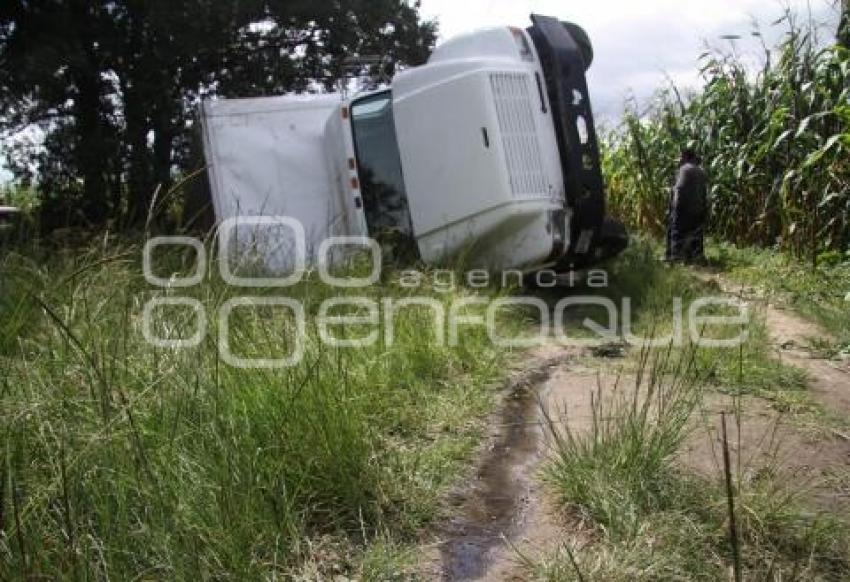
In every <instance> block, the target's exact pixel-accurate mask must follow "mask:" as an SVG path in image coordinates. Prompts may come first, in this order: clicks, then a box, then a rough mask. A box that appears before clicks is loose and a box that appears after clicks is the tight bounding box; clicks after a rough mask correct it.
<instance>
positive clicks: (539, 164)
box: [201, 15, 628, 272]
mask: <svg viewBox="0 0 850 582" xmlns="http://www.w3.org/2000/svg"><path fill="white" fill-rule="evenodd" d="M531 19H532V26H531V27H529V28H527V29H525V30H523V29H520V28H509V27H503V28H493V29H487V30H481V31H479V32H475V33H471V34H468V35H465V36H461V37H458V38H454V39H452V40H449V41H447V42H445V43H443V44H441V45H440V46H439V47H438V48H437V49H436V50H435V51H434V53H433V55H432V56H431V58H430V60H429V61H428V63H427V64H425V65H423V66H421V67H416V68H412V69H408V70H405V71H403V72H401V73H399V74H398V75H396V77H395V78H394V79H393V81H392V85H391V88H389V89H386V90H382V91H377V92H373V93H370V94H366V95H363V96H359V97H356V98H354V99H352V100H350V101H348V100H343V99H341V97H340V96H339V95H324V96H315V95H314V96H297V97H292V96H287V97H271V98H259V99H232V100H208V101H206V102H204V103H203V105H202V108H201V122H202V129H203V132H204V150H205V157H206V161H207V164H208V167H209V178H210V186H211V191H212V195H213V203H214V207H215V211H216V217H217V219H218V220H219V221H220V222H228V221H229V222H230V223H233V222H234V219H236V218H237V217H244V218H245V219H246V222H247V223H250V222H251V221H252V219H251V218H250V217H269V216H285V217H290V218H291V219H295V220H297V221H298V222H299V223H300V224H301V225H303V229H304V233H306V239H307V240H306V244H305V245H302V247H304V246H306V248H308V249H316V248H318V247H319V246H320V243H321V241H322V240H324V239H326V238H327V237H372V238H380V236H382V235H384V234H386V233H388V232H391V233H394V234H395V235H397V236H399V237H402V238H406V239H407V240H408V241H410V242H411V243H412V244H411V247H412V248H413V249H414V252H415V253H416V255H417V256H418V258H419V259H421V260H423V261H424V262H426V263H429V264H435V265H439V264H444V263H446V262H448V261H453V260H456V259H457V258H458V257H459V256H462V257H463V260H464V263H465V264H466V265H468V266H472V265H474V266H476V267H487V268H500V269H519V270H522V271H525V272H534V271H538V270H542V269H556V270H564V271H568V270H573V269H582V268H586V267H588V266H591V265H593V264H596V263H598V262H599V261H601V260H603V259H605V258H608V257H611V256H614V255H616V254H617V253H619V252H620V251H621V250H623V249H624V248H625V246H626V245H627V240H628V237H627V234H626V232H625V229H624V228H623V227H622V226H620V225H619V224H618V223H616V222H614V221H613V220H610V219H607V218H606V216H605V190H604V185H603V180H602V175H601V170H600V160H599V148H598V142H597V136H596V132H595V127H594V122H593V115H592V113H591V105H590V99H589V95H588V89H587V82H586V79H585V71H586V69H587V68H588V67H589V66H590V63H591V61H592V58H593V51H592V48H591V44H590V41H589V39H588V37H587V35H586V33H585V32H584V31H583V30H582V29H581V28H580V27H578V26H576V25H574V24H570V23H563V22H561V21H559V20H557V19H555V18H551V17H547V16H538V15H533V16H532V17H531ZM255 228H257V227H256V225H255V227H254V229H255ZM254 229H252V228H242V230H241V231H240V232H239V234H238V235H237V237H235V239H233V240H237V241H240V242H241V243H243V244H248V243H250V240H249V239H251V240H254V241H256V240H257V238H256V232H255V230H254ZM279 236H280V237H283V238H276V239H273V240H274V241H275V243H274V245H275V247H276V249H277V250H273V249H271V248H269V247H268V246H267V247H266V248H265V249H264V250H261V251H260V254H261V255H265V260H266V266H267V267H269V268H270V269H272V270H275V269H279V268H281V267H283V266H284V265H285V264H286V263H287V261H286V258H285V257H281V256H280V253H281V252H283V253H284V254H285V253H286V252H289V251H288V250H286V249H291V248H292V245H291V241H289V242H287V241H286V240H284V239H285V238H286V236H290V235H286V236H284V235H279ZM228 238H229V239H231V238H233V237H228ZM268 244H269V243H268V241H267V242H266V245H268ZM282 249H283V250H282ZM255 250H256V249H255ZM308 252H309V251H308ZM308 260H309V259H308Z"/></svg>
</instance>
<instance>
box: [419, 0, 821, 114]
mask: <svg viewBox="0 0 850 582" xmlns="http://www.w3.org/2000/svg"><path fill="white" fill-rule="evenodd" d="M784 5H788V6H790V7H791V8H793V9H795V10H797V11H799V13H800V14H801V15H805V14H808V11H809V5H811V7H812V8H811V9H812V13H813V15H814V17H815V20H816V21H825V22H827V23H828V24H829V26H830V27H831V30H834V29H835V24H834V23H835V22H837V13H836V12H835V10H834V8H833V7H832V6H833V3H832V2H830V1H829V0H811V2H809V1H807V0H787V1H786V2H783V3H781V2H779V1H778V0H776V1H774V0H710V1H707V0H703V1H701V2H694V1H690V2H685V1H682V0H643V1H641V0H593V1H591V2H577V1H575V0H573V1H569V2H564V1H563V0H526V1H522V2H517V1H515V0H422V14H423V15H424V16H425V17H426V18H436V19H437V20H438V21H439V23H440V33H441V38H443V39H445V38H448V37H451V36H454V35H456V34H459V33H463V32H468V31H471V30H474V29H476V28H483V27H488V26H508V25H513V26H526V25H528V24H530V22H529V19H528V17H529V15H530V14H531V13H533V12H535V13H539V14H546V15H550V16H556V17H558V18H560V19H561V20H569V21H572V22H575V23H577V24H580V25H581V26H582V27H584V28H585V29H586V30H587V32H588V33H589V34H590V38H591V40H592V41H593V44H594V52H595V55H596V56H595V60H594V64H593V67H592V68H591V70H590V73H589V81H590V89H591V94H592V96H593V101H594V108H595V110H596V112H597V116H598V117H603V118H608V119H613V118H616V117H618V114H619V112H620V110H621V108H622V104H623V101H624V99H625V98H626V96H628V95H629V94H634V95H635V96H637V97H638V98H639V99H641V100H642V99H645V98H646V97H648V96H649V95H651V94H652V92H653V91H654V90H656V89H657V88H659V87H661V86H663V85H664V84H665V83H666V80H665V79H666V78H667V77H669V78H672V79H673V80H674V81H675V82H676V83H677V84H679V85H681V86H683V87H685V88H687V87H694V86H696V85H697V82H698V59H699V55H700V54H701V53H703V52H704V51H705V47H706V45H705V42H706V41H708V42H709V43H711V44H712V45H715V46H727V42H726V41H722V40H720V36H721V35H724V34H739V35H742V36H744V37H746V38H745V39H744V40H742V41H740V42H739V43H737V44H738V45H739V46H738V48H739V50H741V51H743V52H745V53H746V52H751V53H753V54H754V55H755V53H757V52H758V51H759V49H758V44H757V43H755V41H754V39H752V38H751V37H749V33H750V32H751V31H752V23H753V21H757V22H760V23H761V24H762V29H763V31H764V32H765V33H766V34H765V36H766V37H767V38H768V41H769V43H770V44H773V43H774V42H775V41H776V40H777V39H778V38H779V37H780V36H781V34H782V29H780V28H778V27H777V28H773V29H771V27H770V23H771V22H773V21H775V20H776V19H777V18H778V17H780V16H781V15H782V14H783V10H784V9H783V6H784ZM754 58H755V56H754Z"/></svg>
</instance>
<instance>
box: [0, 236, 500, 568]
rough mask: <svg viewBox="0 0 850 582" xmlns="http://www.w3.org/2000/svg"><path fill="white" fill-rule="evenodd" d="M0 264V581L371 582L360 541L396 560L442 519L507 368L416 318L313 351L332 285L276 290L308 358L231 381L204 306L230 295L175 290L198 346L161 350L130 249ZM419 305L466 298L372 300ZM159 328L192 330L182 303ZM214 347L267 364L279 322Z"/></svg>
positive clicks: (367, 551)
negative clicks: (198, 581) (446, 496)
mask: <svg viewBox="0 0 850 582" xmlns="http://www.w3.org/2000/svg"><path fill="white" fill-rule="evenodd" d="M190 260H191V257H184V256H182V255H179V254H178V255H174V254H171V255H167V256H165V257H162V258H161V260H160V259H158V263H157V272H159V273H161V274H163V275H168V274H169V273H172V272H181V273H182V272H192V270H193V267H191V266H189V265H188V263H189V262H190ZM0 261H2V264H0V277H2V279H0V281H2V297H0V322H2V326H0V360H2V362H0V578H2V579H4V580H5V579H13V578H19V579H23V578H26V579H35V578H50V579H59V578H85V579H107V578H109V579H132V578H145V579H176V580H181V579H195V578H197V577H198V576H201V577H204V578H216V579H221V578H232V579H258V578H273V577H276V576H282V577H286V576H296V575H298V574H299V572H312V574H305V575H309V576H317V577H329V576H333V575H338V574H341V573H352V574H353V575H357V576H365V577H369V576H370V575H372V576H377V577H379V578H380V577H381V576H382V575H381V574H380V573H377V574H376V573H374V572H373V573H372V574H369V572H368V571H365V570H364V568H366V569H368V568H373V567H378V566H376V565H375V564H384V563H386V561H385V560H383V559H382V558H380V552H378V553H375V552H373V551H372V549H371V548H372V547H380V548H383V550H386V551H391V550H392V548H394V547H398V546H399V545H403V544H404V542H405V541H406V540H410V539H412V538H413V536H414V535H415V533H416V532H417V531H418V529H419V528H420V527H421V526H423V525H424V524H427V523H430V522H432V521H433V520H434V519H435V518H437V517H438V516H439V512H440V504H439V497H440V494H441V493H442V492H443V491H444V490H445V489H446V488H447V487H448V486H450V485H451V484H452V483H453V481H454V480H455V479H456V478H457V477H458V475H460V474H461V473H462V472H463V470H464V469H465V467H466V461H467V460H468V458H469V455H470V454H471V451H472V449H473V447H474V445H475V442H476V437H477V435H479V434H480V431H481V423H480V422H479V421H480V419H481V418H482V416H483V415H484V414H485V412H486V411H487V410H488V407H489V404H490V399H491V395H492V390H491V388H490V386H491V381H492V380H493V379H494V378H497V377H498V376H499V374H500V370H501V369H502V367H503V366H504V361H503V356H504V353H503V352H501V351H499V350H497V349H496V348H494V347H493V346H492V344H491V342H490V341H489V339H488V338H487V335H486V331H485V330H483V329H481V328H476V327H470V328H468V329H464V330H463V331H462V333H461V337H460V339H461V341H460V345H459V346H458V347H456V348H453V347H450V346H446V345H441V343H440V342H438V341H437V340H436V335H435V333H434V332H432V331H430V330H431V329H432V328H433V327H434V326H433V325H432V324H431V323H430V322H431V313H430V311H429V310H428V309H426V308H421V307H416V306H414V307H408V308H405V309H403V310H400V311H399V313H398V315H397V316H396V318H395V325H396V336H395V343H394V344H393V345H392V346H390V345H389V344H387V343H386V342H383V341H382V342H379V343H378V344H376V345H375V346H374V347H371V348H364V349H344V348H333V349H332V348H328V347H326V346H324V345H323V344H321V343H320V342H319V341H318V340H317V337H318V335H317V328H316V325H315V317H316V313H317V309H318V305H319V303H320V302H321V301H322V300H323V299H324V298H327V297H332V296H337V295H339V294H340V293H341V292H340V290H337V289H331V288H327V287H324V286H323V285H321V284H319V283H318V282H316V281H310V282H308V283H305V284H302V285H300V286H297V287H294V288H292V289H290V290H288V291H286V294H287V296H289V297H292V298H294V299H297V300H299V301H301V302H303V304H304V305H305V309H306V312H307V314H308V317H307V321H308V325H307V328H308V333H307V341H306V347H305V354H306V355H305V358H304V360H303V362H302V363H301V364H299V365H297V366H295V367H293V368H289V369H284V370H263V369H249V370H243V369H237V368H233V367H230V366H228V365H226V364H225V363H224V362H223V361H222V360H221V357H220V355H219V350H218V346H217V343H216V339H217V333H218V332H220V331H221V330H217V329H216V326H217V323H216V321H217V320H216V313H217V309H218V308H219V307H220V306H221V305H222V304H223V303H224V302H225V301H226V300H228V299H230V298H232V297H234V296H235V295H239V294H246V290H238V289H232V288H230V287H227V286H225V285H223V284H222V283H221V282H220V281H218V280H216V279H215V278H211V279H210V280H207V281H205V282H204V283H203V284H201V285H200V286H198V287H196V288H193V289H191V290H189V291H187V292H186V293H188V294H189V296H191V297H194V298H195V299H197V300H198V301H200V302H201V304H202V305H203V307H204V311H205V312H206V313H207V315H208V316H209V317H210V322H211V323H210V325H211V332H212V333H211V334H210V336H209V337H208V339H206V340H205V341H204V342H203V343H202V344H201V345H200V346H199V347H197V348H193V349H185V350H168V349H161V348H155V347H153V346H151V345H149V344H148V343H147V342H146V341H145V340H144V338H143V337H142V334H141V331H140V326H141V313H142V308H143V305H144V303H145V302H146V301H147V300H148V299H149V298H150V297H151V296H152V295H153V294H154V290H152V289H151V287H150V286H149V285H148V284H147V283H146V282H145V280H144V279H143V277H142V275H141V268H140V267H141V250H140V247H139V246H138V245H136V244H133V243H126V242H120V241H116V240H112V239H108V238H107V239H104V240H103V241H102V242H101V243H100V244H97V245H93V246H92V247H91V248H90V249H89V250H88V251H86V252H80V251H79V250H75V251H67V252H66V251H63V250H61V249H53V250H51V251H50V252H45V253H44V254H43V255H36V256H28V255H27V254H16V253H7V254H5V255H4V256H3V257H2V258H0ZM178 291H180V290H169V291H165V293H166V294H177V292H178ZM248 291H249V292H248V293H247V294H250V295H254V294H256V291H255V290H248ZM186 293H184V292H181V293H180V294H181V295H183V294H186ZM259 293H260V295H269V294H270V293H271V292H270V291H268V290H265V291H264V290H260V291H259ZM416 293H422V294H424V295H426V296H428V297H433V298H436V299H437V300H438V301H440V302H444V303H448V302H451V301H452V300H453V299H454V298H455V297H457V296H458V295H459V294H463V293H465V291H463V290H462V289H460V290H456V291H454V292H450V293H443V294H440V293H436V292H434V291H433V289H431V288H430V287H428V286H427V281H426V287H425V289H424V290H420V291H412V290H407V289H403V288H402V287H400V286H399V285H398V284H397V283H395V282H394V280H393V279H392V278H391V277H390V278H387V280H385V281H384V282H382V283H381V284H380V285H378V286H376V287H375V288H373V289H370V290H368V291H367V294H368V295H369V296H370V297H374V298H376V299H380V298H396V299H399V298H404V297H409V296H411V295H413V294H416ZM155 319H156V325H155V327H156V329H157V331H158V333H160V334H163V335H165V336H168V337H172V338H185V337H189V336H191V335H192V333H193V331H194V329H195V325H196V324H195V315H194V314H193V313H192V312H191V311H190V310H189V311H187V310H186V309H183V308H173V309H168V308H163V309H162V310H161V311H159V312H157V315H156V316H155ZM362 332H363V330H362V329H359V328H358V326H356V325H351V326H349V327H348V328H345V329H343V330H340V329H337V330H336V332H335V335H336V336H341V335H344V334H348V335H349V336H350V337H361V336H362ZM230 336H231V344H232V345H233V347H234V350H235V351H236V352H238V355H240V356H254V357H256V356H260V355H262V356H265V357H283V356H285V355H288V354H289V351H290V349H291V345H292V340H293V335H292V321H291V319H290V318H288V317H287V316H286V314H285V313H283V312H281V311H279V310H275V309H257V310H253V311H252V310H246V311H239V312H236V313H235V314H234V319H233V322H232V325H231V330H230ZM328 540H330V541H328ZM373 541H374V542H375V544H376V545H375V546H373V545H371V544H370V542H373ZM331 547H332V548H335V550H334V551H333V552H329V550H328V548H331ZM383 550H382V551H383ZM325 552H328V554H327V555H325V554H324V553H325ZM370 564H371V565H370ZM311 568H312V569H311ZM316 568H318V569H316Z"/></svg>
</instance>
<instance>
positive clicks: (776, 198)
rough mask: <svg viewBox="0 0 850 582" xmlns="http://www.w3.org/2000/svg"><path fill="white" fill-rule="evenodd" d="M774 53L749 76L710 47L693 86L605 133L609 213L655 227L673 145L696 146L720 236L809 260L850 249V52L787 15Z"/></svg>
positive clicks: (674, 156)
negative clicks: (699, 81)
mask: <svg viewBox="0 0 850 582" xmlns="http://www.w3.org/2000/svg"><path fill="white" fill-rule="evenodd" d="M785 21H786V22H787V23H788V26H789V32H788V35H787V38H786V40H785V41H784V42H783V43H782V45H781V46H780V47H779V48H778V55H776V56H775V55H774V52H772V51H768V50H767V49H765V64H764V67H763V69H762V70H761V71H759V72H757V73H755V72H753V71H751V70H750V69H748V68H747V66H746V65H745V64H744V63H743V62H742V61H741V60H740V58H739V57H738V56H737V55H735V54H734V53H733V54H716V53H707V54H706V55H704V57H703V63H702V69H701V73H702V78H703V83H704V85H703V87H702V89H701V90H700V91H699V92H698V93H697V94H696V95H694V96H692V97H691V98H684V97H683V96H681V95H680V94H679V93H678V91H676V89H675V88H672V89H670V90H667V91H663V92H661V93H659V94H658V96H657V98H656V101H655V102H654V103H653V104H652V106H651V107H650V109H649V110H648V112H646V113H645V114H639V113H638V111H637V109H636V108H635V107H632V108H630V109H629V110H628V111H627V112H626V116H625V120H624V123H623V125H622V127H621V128H620V129H619V130H617V131H615V132H613V133H611V134H609V135H608V136H607V139H606V140H605V141H606V142H607V143H606V147H605V151H604V162H603V163H604V170H605V173H606V175H607V178H608V183H609V200H610V206H611V209H612V212H613V213H615V214H617V215H618V216H620V217H621V218H622V219H624V220H626V221H627V222H628V223H630V224H631V225H633V226H635V227H637V228H640V229H642V230H645V231H649V232H652V233H654V234H656V235H660V234H661V233H662V232H663V229H664V224H665V216H666V210H667V203H668V198H669V189H670V186H671V185H672V178H673V176H674V173H675V170H676V165H677V161H678V158H679V153H680V151H681V149H682V148H683V147H686V146H689V145H690V146H692V145H695V146H696V147H697V149H698V150H699V152H700V154H701V155H702V157H703V158H704V162H705V166H706V169H707V171H708V173H709V177H710V180H711V184H712V185H711V197H710V198H711V199H710V206H711V230H712V231H713V233H714V234H715V235H717V236H718V237H720V238H723V239H724V240H729V241H733V242H737V243H741V244H750V245H762V246H773V245H775V244H777V243H778V244H779V245H780V246H781V247H782V248H783V249H785V250H788V251H790V252H793V253H795V254H797V255H800V256H807V257H810V258H812V259H816V258H817V257H818V256H819V255H820V253H822V252H823V251H825V250H838V251H843V250H845V249H847V248H848V246H850V221H848V216H850V163H848V160H850V106H848V103H850V49H848V48H846V47H842V46H840V45H835V46H831V47H828V48H825V49H819V48H818V47H817V46H816V44H815V41H814V40H813V30H808V29H805V28H800V27H798V26H797V25H796V24H795V22H794V19H793V16H792V15H791V14H789V15H787V16H786V19H785Z"/></svg>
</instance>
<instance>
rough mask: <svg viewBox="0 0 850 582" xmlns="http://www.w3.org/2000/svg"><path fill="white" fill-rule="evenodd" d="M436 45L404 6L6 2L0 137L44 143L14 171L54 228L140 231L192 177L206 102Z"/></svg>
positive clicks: (316, 78)
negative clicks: (156, 207) (156, 201)
mask: <svg viewBox="0 0 850 582" xmlns="http://www.w3.org/2000/svg"><path fill="white" fill-rule="evenodd" d="M435 36H436V25H435V24H434V23H431V22H421V21H420V17H419V5H418V3H415V4H412V5H411V4H408V3H407V2H406V1H405V0H371V1H369V0H321V1H315V0H314V1H307V0H185V1H183V2H174V1H173V0H100V1H97V0H95V1H92V0H88V1H87V0H6V2H4V3H3V4H2V6H0V73H2V78H3V79H4V81H2V82H0V130H4V131H6V132H15V131H20V130H22V129H24V128H28V127H32V126H34V125H38V126H40V127H41V128H42V129H43V130H44V132H45V133H46V138H45V141H44V147H42V148H37V149H36V150H34V151H28V152H17V153H16V154H15V155H13V156H12V157H13V159H12V163H13V170H14V171H15V173H16V175H17V176H18V177H19V178H21V179H29V180H31V181H33V182H35V183H37V185H38V186H39V189H40V190H41V192H42V195H43V197H44V201H45V205H44V208H45V209H48V210H50V211H51V212H49V214H51V215H52V216H53V219H52V220H49V221H48V222H54V223H63V222H67V221H69V220H70V221H71V222H78V223H85V224H90V225H95V226H100V225H103V224H104V223H105V222H106V221H111V222H112V223H114V224H117V225H126V224H130V225H132V224H139V223H141V222H142V221H144V220H145V218H146V216H147V212H148V209H149V207H150V204H151V199H152V196H153V193H154V191H155V190H156V188H157V187H164V188H167V187H168V186H169V184H170V183H171V182H172V180H173V179H174V176H175V175H176V173H177V172H178V171H180V170H184V171H185V170H193V169H195V168H188V167H187V164H188V163H189V160H190V159H191V158H190V156H189V155H188V149H189V144H190V142H191V131H192V123H193V116H194V111H195V108H196V106H197V104H198V103H199V101H200V99H202V98H204V97H207V96H212V95H221V96H225V97H231V96H240V97H251V96H261V95H279V94H284V93H290V92H304V91H319V90H329V89H332V88H333V87H334V86H335V85H336V84H337V83H338V82H339V81H340V80H341V79H342V78H343V77H344V76H345V75H346V73H347V72H348V69H349V68H350V65H349V64H347V63H348V62H349V61H350V60H351V59H350V57H357V56H361V55H367V54H378V55H382V56H385V57H386V59H387V61H388V62H387V63H386V67H387V69H388V70H389V71H390V72H391V71H393V70H395V67H396V66H399V65H415V64H420V63H422V62H423V61H424V60H425V59H426V58H427V56H428V54H429V52H430V50H431V48H432V46H433V44H434V40H435ZM373 66H374V65H373ZM360 72H364V73H365V72H368V71H367V67H362V68H361V71H360ZM33 165H34V166H35V167H36V168H37V171H36V172H32V171H31V168H32V167H33Z"/></svg>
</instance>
